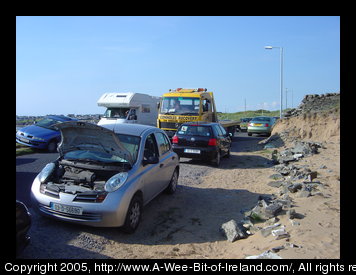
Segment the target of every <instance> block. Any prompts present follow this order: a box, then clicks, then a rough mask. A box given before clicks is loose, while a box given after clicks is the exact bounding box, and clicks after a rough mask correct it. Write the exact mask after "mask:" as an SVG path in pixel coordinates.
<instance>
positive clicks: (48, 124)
mask: <svg viewBox="0 0 356 275" xmlns="http://www.w3.org/2000/svg"><path fill="white" fill-rule="evenodd" d="M59 122H62V121H60V120H57V119H54V118H49V117H45V118H43V119H41V120H39V121H37V123H36V126H39V127H42V128H47V129H51V130H56V128H55V127H53V125H54V124H57V123H59Z"/></svg>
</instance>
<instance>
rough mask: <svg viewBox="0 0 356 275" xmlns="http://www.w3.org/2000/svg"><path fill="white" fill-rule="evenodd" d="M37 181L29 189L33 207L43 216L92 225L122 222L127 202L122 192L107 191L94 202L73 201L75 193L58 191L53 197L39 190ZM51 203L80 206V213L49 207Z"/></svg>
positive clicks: (113, 224)
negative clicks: (99, 200) (103, 198)
mask: <svg viewBox="0 0 356 275" xmlns="http://www.w3.org/2000/svg"><path fill="white" fill-rule="evenodd" d="M39 185H40V184H39V181H38V180H37V178H36V179H35V181H34V183H33V185H32V189H31V200H32V205H33V209H34V210H35V211H36V212H37V213H39V214H41V215H44V216H47V217H50V218H54V219H57V220H62V221H66V222H71V223H78V224H84V225H89V226H94V227H120V226H122V225H123V224H124V222H125V218H126V212H127V209H128V205H129V202H130V201H128V200H127V198H126V197H125V196H123V195H122V193H120V192H118V193H116V192H113V193H109V194H108V195H107V196H106V198H105V200H104V201H103V202H100V203H95V202H89V203H86V202H75V201H73V200H74V198H75V196H76V195H72V194H66V193H60V198H59V199H57V198H53V197H50V196H48V195H45V194H42V193H41V192H40V191H39ZM51 203H58V204H63V205H68V206H73V207H81V208H82V210H83V211H82V214H81V215H77V214H69V213H63V212H60V211H56V210H54V209H53V208H51Z"/></svg>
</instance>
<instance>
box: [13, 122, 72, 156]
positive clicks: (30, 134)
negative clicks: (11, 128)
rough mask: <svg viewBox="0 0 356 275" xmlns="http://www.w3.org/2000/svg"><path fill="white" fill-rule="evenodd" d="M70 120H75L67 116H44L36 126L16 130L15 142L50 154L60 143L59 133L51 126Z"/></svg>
mask: <svg viewBox="0 0 356 275" xmlns="http://www.w3.org/2000/svg"><path fill="white" fill-rule="evenodd" d="M72 120H77V119H75V118H70V117H67V116H46V117H44V118H43V119H41V120H39V121H37V123H36V124H33V125H30V126H26V127H24V128H21V129H20V130H18V131H17V132H16V142H18V143H21V144H23V145H26V146H30V147H33V148H37V149H47V150H48V151H49V152H51V153H53V152H56V151H57V144H58V143H59V142H60V141H61V133H60V131H59V130H58V129H56V128H55V127H54V126H53V125H54V124H57V123H61V122H65V121H72Z"/></svg>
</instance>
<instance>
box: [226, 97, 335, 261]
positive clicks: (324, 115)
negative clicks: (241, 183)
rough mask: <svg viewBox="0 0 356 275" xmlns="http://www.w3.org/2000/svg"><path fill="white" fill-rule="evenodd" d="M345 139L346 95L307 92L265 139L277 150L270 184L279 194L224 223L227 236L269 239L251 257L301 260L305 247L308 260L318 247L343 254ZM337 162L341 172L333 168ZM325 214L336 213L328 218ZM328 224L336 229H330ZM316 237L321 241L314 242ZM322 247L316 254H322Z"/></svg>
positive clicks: (264, 198)
mask: <svg viewBox="0 0 356 275" xmlns="http://www.w3.org/2000/svg"><path fill="white" fill-rule="evenodd" d="M339 142H340V94H339V93H335V94H325V95H307V96H305V97H304V99H303V101H302V103H301V104H300V106H299V107H298V108H297V109H293V110H290V111H289V112H288V114H287V117H286V118H284V119H282V120H280V121H279V122H278V123H277V124H276V126H275V128H274V130H273V132H272V135H271V136H270V137H269V138H268V139H265V140H263V141H261V142H260V145H261V146H263V148H264V149H265V150H271V151H272V153H271V162H272V163H273V171H274V172H273V173H272V174H271V175H270V176H269V181H268V182H266V184H267V185H268V186H270V187H272V188H273V190H274V192H273V193H272V194H271V195H268V196H260V197H259V198H258V201H257V202H256V205H255V206H253V207H252V208H251V209H247V211H244V212H243V214H244V218H243V219H241V220H240V221H239V222H236V221H235V220H230V221H229V222H226V223H224V224H223V225H222V226H221V231H222V233H223V234H224V235H225V236H226V237H227V240H228V241H230V242H234V241H237V240H240V239H246V238H250V236H251V235H254V236H255V235H258V237H256V239H258V238H261V237H262V239H266V238H269V240H270V243H271V244H272V245H270V246H269V249H267V250H265V251H264V252H263V253H262V254H259V255H256V256H248V257H246V258H250V259H256V258H259V259H260V258H276V259H277V258H283V257H287V258H295V257H298V256H296V255H298V254H296V253H298V251H299V252H301V251H304V256H303V255H302V254H300V255H299V256H301V257H302V258H304V257H306V258H309V257H311V255H313V252H312V251H309V250H310V247H313V246H314V247H318V246H320V247H321V248H319V249H321V250H322V249H326V250H328V249H330V251H329V254H326V255H328V256H327V257H338V255H339V249H340V248H339V242H340V239H339V230H340V228H339V218H340V217H339V213H340V212H339V211H340V205H339V204H340V201H339V191H340V177H339V160H340V158H339V149H340V148H339ZM321 153H322V154H321ZM320 155H323V156H322V157H321V156H320ZM333 158H334V159H333ZM332 162H334V163H333V165H334V166H333V168H334V167H336V169H335V168H334V169H335V170H336V171H335V170H334V169H331V167H330V166H331V164H330V163H332ZM331 205H332V206H331ZM330 210H331V211H330ZM330 214H331V215H330ZM324 215H330V217H329V218H327V219H325V216H324ZM325 228H329V230H330V231H329V232H327V233H326V232H325ZM325 233H326V234H325ZM324 234H325V235H324ZM316 235H317V236H318V237H317V238H315V239H312V238H313V237H312V236H316ZM271 240H272V241H271ZM273 240H274V241H273ZM279 240H284V242H283V241H282V242H281V241H279ZM264 241H266V240H264ZM315 241H320V242H321V243H320V244H313V245H311V243H314V242H315ZM273 243H274V244H273ZM304 246H305V248H304V249H303V247H304ZM323 247H324V248H323ZM293 248H294V249H298V250H297V251H294V252H296V253H293V252H291V250H293ZM286 249H289V252H286V253H284V254H285V255H283V257H281V255H280V254H276V253H277V252H281V253H282V254H283V251H284V250H286ZM317 250H318V249H315V256H314V257H320V255H317ZM331 255H332V256H331Z"/></svg>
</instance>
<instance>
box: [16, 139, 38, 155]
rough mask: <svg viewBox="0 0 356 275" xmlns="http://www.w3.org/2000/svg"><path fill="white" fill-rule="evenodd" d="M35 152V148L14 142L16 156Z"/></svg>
mask: <svg viewBox="0 0 356 275" xmlns="http://www.w3.org/2000/svg"><path fill="white" fill-rule="evenodd" d="M33 153H36V150H35V149H33V148H31V147H28V146H25V145H22V144H20V143H17V142H16V157H17V156H21V155H26V154H33Z"/></svg>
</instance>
